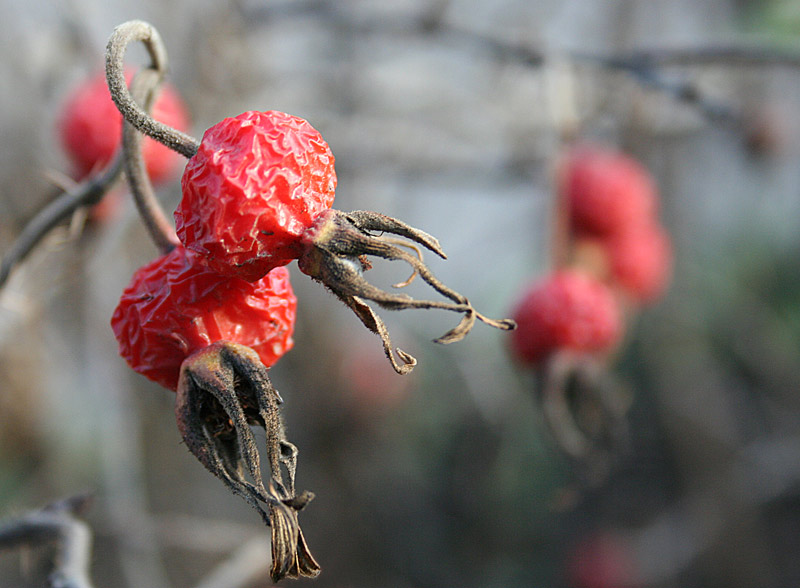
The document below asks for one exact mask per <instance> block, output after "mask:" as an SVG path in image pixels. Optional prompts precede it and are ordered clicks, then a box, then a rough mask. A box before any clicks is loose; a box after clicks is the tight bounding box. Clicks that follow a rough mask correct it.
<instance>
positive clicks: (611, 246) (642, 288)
mask: <svg viewBox="0 0 800 588" xmlns="http://www.w3.org/2000/svg"><path fill="white" fill-rule="evenodd" d="M606 246H607V250H608V256H609V259H610V266H611V267H610V269H611V275H612V277H613V279H614V281H615V282H616V283H617V284H618V285H619V286H620V287H621V288H622V289H623V290H624V291H625V292H626V293H627V294H628V295H629V296H630V297H631V299H632V300H634V301H635V302H638V303H642V304H645V303H649V302H654V301H655V300H657V299H658V298H659V297H661V295H662V294H663V293H664V291H665V290H666V288H667V286H668V285H669V281H670V278H671V277H672V261H673V254H672V242H671V240H670V238H669V235H668V234H667V232H666V231H665V230H664V229H663V228H662V227H661V226H659V225H657V224H655V223H653V224H648V225H643V226H642V227H637V228H635V229H632V230H630V231H625V232H623V233H621V234H619V235H616V236H614V237H613V238H611V239H609V240H608V242H607V244H606Z"/></svg>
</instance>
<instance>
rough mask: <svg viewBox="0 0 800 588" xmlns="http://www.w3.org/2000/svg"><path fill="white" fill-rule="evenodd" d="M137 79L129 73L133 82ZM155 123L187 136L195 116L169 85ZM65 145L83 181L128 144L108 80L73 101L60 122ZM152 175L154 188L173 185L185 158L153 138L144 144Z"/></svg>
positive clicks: (87, 85)
mask: <svg viewBox="0 0 800 588" xmlns="http://www.w3.org/2000/svg"><path fill="white" fill-rule="evenodd" d="M132 77H133V74H132V73H131V72H128V73H127V74H126V79H127V80H128V82H130V80H131V78H132ZM152 114H153V117H154V118H155V119H156V120H158V121H161V122H163V123H165V124H167V125H169V126H171V127H173V128H176V129H178V130H181V131H187V130H188V129H189V115H188V113H187V110H186V107H185V106H184V104H183V100H181V98H180V96H179V95H178V93H177V91H176V90H175V89H174V88H173V87H172V86H170V85H168V84H165V85H164V86H162V88H161V92H160V94H159V95H158V98H157V99H156V102H155V104H154V105H153V110H152ZM58 130H59V136H60V139H61V144H62V146H63V148H64V150H65V152H66V154H67V156H68V157H69V159H70V161H71V163H72V165H73V168H74V176H75V178H76V179H77V180H81V179H83V178H85V177H86V176H87V175H89V174H90V173H91V172H92V171H96V170H98V169H100V168H102V167H103V166H105V165H106V164H107V163H108V162H109V161H111V158H112V157H113V156H114V153H115V152H116V151H117V148H118V147H119V145H120V141H121V139H122V115H121V114H120V113H119V111H118V110H117V107H116V106H115V105H114V102H113V101H112V100H111V94H110V93H109V91H108V86H107V85H106V78H105V74H104V73H101V74H99V75H96V76H94V77H93V78H91V79H89V80H88V81H86V82H84V83H83V85H81V86H79V87H78V88H76V89H75V90H74V92H73V93H72V94H71V95H70V96H69V97H68V98H67V101H66V102H65V103H64V107H63V108H62V110H61V114H60V116H59V119H58ZM142 153H143V157H144V161H145V166H146V168H147V173H148V174H149V175H150V179H151V181H152V182H153V183H156V184H157V183H160V182H164V181H165V180H168V179H169V178H170V176H171V175H172V173H173V172H174V171H175V170H176V169H177V167H178V165H180V162H181V159H182V158H181V156H180V155H179V154H177V153H175V152H174V151H172V150H171V149H169V147H166V146H165V145H162V144H161V143H159V142H158V141H155V140H153V139H151V138H149V137H145V138H144V139H143V141H142Z"/></svg>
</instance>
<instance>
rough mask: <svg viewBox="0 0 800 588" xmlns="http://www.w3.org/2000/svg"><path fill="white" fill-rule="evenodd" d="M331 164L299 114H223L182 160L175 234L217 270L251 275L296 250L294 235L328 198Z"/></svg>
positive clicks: (331, 195)
mask: <svg viewBox="0 0 800 588" xmlns="http://www.w3.org/2000/svg"><path fill="white" fill-rule="evenodd" d="M333 165H334V158H333V154H332V153H331V150H330V148H329V147H328V144H327V143H326V142H325V140H324V139H323V138H322V136H321V135H320V134H319V132H318V131H317V130H316V129H314V127H312V126H311V125H310V124H309V123H308V122H306V121H305V120H303V119H302V118H299V117H296V116H292V115H289V114H285V113H283V112H276V111H268V112H255V111H252V112H245V113H243V114H240V115H239V116H236V117H233V118H226V119H225V120H223V121H221V122H219V123H217V124H216V125H214V126H213V127H211V128H210V129H208V130H207V131H206V132H205V134H204V135H203V140H202V142H201V144H200V149H199V150H198V151H197V154H196V155H195V156H194V157H192V158H191V159H190V160H189V162H188V163H187V165H186V169H185V171H184V173H183V179H182V188H183V198H182V200H181V202H180V204H179V206H178V209H177V210H176V211H175V223H176V228H177V232H178V237H179V238H180V240H181V242H182V243H183V244H184V245H185V246H186V247H188V248H189V249H192V250H194V251H196V252H198V253H201V254H203V255H204V256H205V259H206V262H207V263H208V264H209V266H210V267H212V268H213V269H215V270H216V271H218V272H219V273H222V274H227V275H235V276H238V277H241V278H244V279H246V280H251V281H252V280H257V279H259V278H260V277H261V276H263V275H264V274H266V273H267V272H268V271H270V270H271V269H272V268H275V267H279V266H282V265H286V264H287V263H289V262H290V261H291V260H293V259H297V258H298V257H300V255H301V254H302V253H303V251H304V246H303V244H302V243H301V239H300V237H301V235H302V234H303V232H304V231H305V230H306V229H308V228H309V227H310V226H311V225H312V223H313V222H314V219H315V218H316V217H317V216H318V215H319V214H320V213H321V212H323V211H325V210H328V209H329V208H330V207H331V205H332V204H333V199H334V192H335V189H336V172H335V170H334V167H333Z"/></svg>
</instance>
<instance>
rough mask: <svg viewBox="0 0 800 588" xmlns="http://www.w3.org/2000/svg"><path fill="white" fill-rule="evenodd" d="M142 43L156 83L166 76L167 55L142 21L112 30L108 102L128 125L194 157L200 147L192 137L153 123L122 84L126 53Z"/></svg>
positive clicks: (108, 50) (155, 33)
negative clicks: (156, 76) (113, 105)
mask: <svg viewBox="0 0 800 588" xmlns="http://www.w3.org/2000/svg"><path fill="white" fill-rule="evenodd" d="M135 41H141V42H142V43H143V44H144V45H145V47H146V48H147V52H148V53H149V55H150V60H151V65H150V69H153V70H155V71H156V72H158V75H159V82H160V81H161V80H162V79H163V78H164V75H165V74H166V72H167V51H166V49H165V48H164V43H163V42H162V40H161V35H159V34H158V31H157V30H156V28H155V27H153V26H152V25H151V24H149V23H147V22H144V21H141V20H131V21H128V22H125V23H123V24H121V25H119V26H118V27H116V28H115V29H114V32H113V33H112V34H111V37H110V38H109V39H108V44H107V45H106V80H107V81H108V89H109V91H110V92H111V98H112V99H113V100H114V103H115V104H116V105H117V108H118V109H119V111H120V113H122V116H123V117H124V118H125V120H126V121H128V122H129V123H130V124H131V125H133V126H134V127H135V128H136V129H137V130H139V131H140V132H142V133H144V134H145V135H147V136H149V137H152V138H153V139H155V140H156V141H158V142H160V143H163V144H164V145H166V146H167V147H169V148H170V149H172V150H173V151H177V152H178V153H180V154H181V155H183V156H185V157H192V156H193V155H194V154H195V153H197V149H198V147H199V145H200V143H199V142H198V141H197V139H195V138H194V137H192V136H190V135H187V134H186V133H183V132H181V131H179V130H177V129H174V128H172V127H170V126H168V125H165V124H164V123H161V122H159V121H157V120H155V119H154V118H153V117H152V116H150V115H149V114H148V113H147V112H145V111H144V110H143V109H142V108H141V107H140V106H139V105H138V104H137V103H136V101H135V100H134V99H133V97H132V96H131V93H130V91H129V90H128V86H127V84H126V83H125V51H126V50H127V48H128V45H130V44H131V43H133V42H135Z"/></svg>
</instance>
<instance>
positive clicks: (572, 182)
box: [559, 145, 658, 236]
mask: <svg viewBox="0 0 800 588" xmlns="http://www.w3.org/2000/svg"><path fill="white" fill-rule="evenodd" d="M559 181H560V189H561V190H563V191H564V195H565V197H566V199H567V202H568V204H569V210H570V221H571V224H572V227H573V229H574V230H575V232H576V233H577V234H579V235H580V234H583V235H594V236H605V235H609V234H613V233H618V232H622V231H625V230H628V229H629V228H630V227H632V226H635V225H638V224H644V223H647V222H650V221H651V220H652V219H653V218H654V217H655V214H656V211H657V207H658V195H657V191H656V187H655V184H654V182H653V179H652V178H651V176H650V174H649V173H648V171H647V170H646V169H645V168H644V167H643V166H642V165H641V164H640V163H639V162H638V161H636V160H635V159H633V158H632V157H630V156H628V155H626V154H624V153H620V152H619V151H615V150H613V149H610V148H606V147H600V146H596V145H579V146H576V147H574V148H572V149H571V150H570V151H569V152H568V153H567V154H566V155H565V156H564V158H563V160H562V161H561V167H560V178H559Z"/></svg>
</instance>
